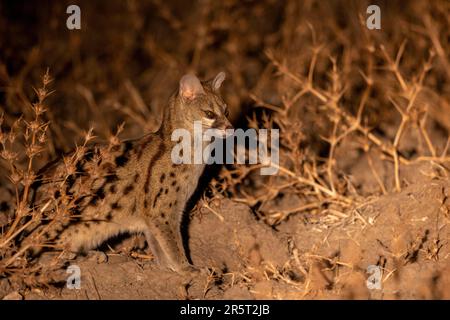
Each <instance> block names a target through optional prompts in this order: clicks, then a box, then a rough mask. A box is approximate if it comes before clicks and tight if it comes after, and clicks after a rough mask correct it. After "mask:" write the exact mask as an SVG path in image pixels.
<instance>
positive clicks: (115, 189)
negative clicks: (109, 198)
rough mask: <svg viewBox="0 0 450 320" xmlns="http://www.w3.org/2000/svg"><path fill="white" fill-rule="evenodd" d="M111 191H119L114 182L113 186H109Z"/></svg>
mask: <svg viewBox="0 0 450 320" xmlns="http://www.w3.org/2000/svg"><path fill="white" fill-rule="evenodd" d="M109 192H111V193H113V194H114V193H116V192H117V188H116V185H115V184H113V185H111V187H109Z"/></svg>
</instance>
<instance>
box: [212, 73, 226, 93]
mask: <svg viewBox="0 0 450 320" xmlns="http://www.w3.org/2000/svg"><path fill="white" fill-rule="evenodd" d="M224 80H225V72H223V71H222V72H219V73H218V74H217V76H216V77H215V78H214V80H213V81H212V88H213V90H214V91H217V90H219V88H220V86H221V85H222V82H223V81H224Z"/></svg>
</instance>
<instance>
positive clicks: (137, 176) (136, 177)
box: [134, 173, 139, 183]
mask: <svg viewBox="0 0 450 320" xmlns="http://www.w3.org/2000/svg"><path fill="white" fill-rule="evenodd" d="M138 180H139V174H137V173H136V174H135V175H134V182H135V183H136V182H138Z"/></svg>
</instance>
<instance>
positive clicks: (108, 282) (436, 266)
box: [3, 179, 450, 300]
mask: <svg viewBox="0 0 450 320" xmlns="http://www.w3.org/2000/svg"><path fill="white" fill-rule="evenodd" d="M449 195H450V183H449V182H448V181H443V180H439V179H436V180H434V181H430V182H428V183H424V184H413V185H411V186H409V187H408V188H406V189H405V190H403V191H402V192H401V193H399V194H395V195H388V196H382V197H379V198H376V199H372V200H371V201H369V202H367V203H365V204H363V205H361V206H360V207H359V208H357V209H355V210H353V211H350V212H347V213H346V217H344V218H341V219H339V222H337V223H329V222H326V223H321V220H322V219H325V218H326V217H320V216H310V217H304V216H295V217H293V218H292V219H289V220H288V221H286V222H285V223H283V224H281V225H279V226H278V227H277V229H276V230H275V229H274V228H270V227H268V226H267V225H265V224H263V223H261V222H260V221H258V220H257V219H256V217H255V215H254V214H253V213H252V211H251V210H250V208H249V207H248V206H246V205H243V204H239V203H236V202H234V201H231V200H228V199H222V200H220V201H218V203H217V204H216V205H215V206H213V207H211V210H209V209H208V210H206V212H202V213H200V212H193V218H192V220H191V223H190V227H189V247H190V251H191V257H192V261H193V263H194V265H196V266H199V267H207V268H208V270H203V271H202V272H201V273H200V274H199V275H195V276H180V275H178V274H175V273H174V272H170V271H164V270H161V269H160V268H159V267H158V266H157V265H155V264H154V263H153V262H152V260H151V256H145V258H136V257H131V256H130V255H127V254H125V253H114V252H112V251H111V250H105V252H102V251H92V252H90V253H89V254H88V255H87V256H85V257H79V258H77V259H75V260H73V261H71V262H70V265H78V266H79V267H80V269H81V289H68V288H66V287H65V286H64V287H62V288H60V289H55V288H51V289H33V290H31V291H29V292H27V293H26V294H25V295H24V298H25V299H94V300H96V299H304V298H307V299H449V298H450V290H449V289H448V288H449V287H450V269H449V268H450V264H449V259H450V250H449V246H448V241H449V235H450V233H449V219H450V215H449V204H450V200H449ZM127 241H129V242H131V240H130V239H128V240H124V242H125V243H122V244H119V245H118V247H119V249H118V250H120V247H121V246H122V247H124V246H125V245H126V242H127ZM142 256H144V254H142ZM303 263H306V265H307V266H308V267H309V271H308V272H305V273H302V272H297V273H294V272H292V271H286V272H285V271H284V270H290V269H291V268H289V267H288V266H290V265H295V264H298V265H303ZM369 265H380V266H381V271H380V272H381V277H382V278H381V279H382V280H381V281H382V283H381V288H380V289H368V287H367V283H366V281H367V280H368V278H369V276H370V274H368V273H367V268H368V266H369ZM302 269H303V268H300V270H302ZM61 276H62V277H67V275H65V276H64V275H61ZM5 289H6V288H4V289H3V290H5ZM6 291H8V290H6ZM6 291H3V292H4V293H5V292H6Z"/></svg>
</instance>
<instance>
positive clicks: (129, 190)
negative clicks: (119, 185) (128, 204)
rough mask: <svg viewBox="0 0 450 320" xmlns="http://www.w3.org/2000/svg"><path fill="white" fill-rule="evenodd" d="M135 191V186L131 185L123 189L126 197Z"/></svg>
mask: <svg viewBox="0 0 450 320" xmlns="http://www.w3.org/2000/svg"><path fill="white" fill-rule="evenodd" d="M133 189H134V187H133V185H131V184H129V185H128V186H126V187H125V189H123V194H124V195H125V196H126V195H127V194H129V193H130V192H131V191H133Z"/></svg>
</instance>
